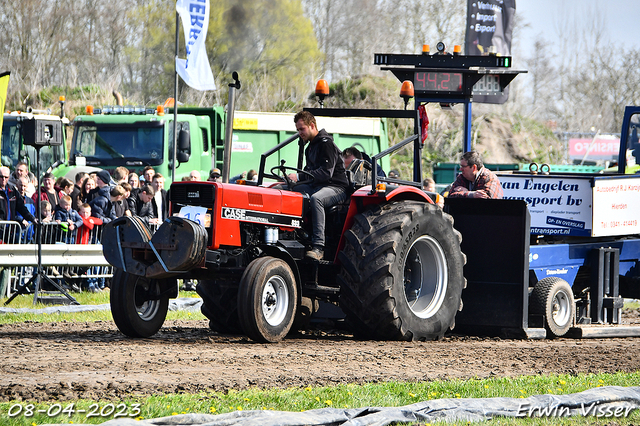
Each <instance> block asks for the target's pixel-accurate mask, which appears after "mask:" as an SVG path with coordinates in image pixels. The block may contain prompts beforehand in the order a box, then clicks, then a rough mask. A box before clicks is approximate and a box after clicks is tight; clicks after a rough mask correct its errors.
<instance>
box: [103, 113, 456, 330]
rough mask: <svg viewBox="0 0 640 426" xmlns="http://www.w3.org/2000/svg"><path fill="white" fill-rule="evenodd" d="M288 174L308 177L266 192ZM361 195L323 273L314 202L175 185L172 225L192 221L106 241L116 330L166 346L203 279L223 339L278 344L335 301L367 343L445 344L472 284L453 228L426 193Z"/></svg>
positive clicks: (411, 189)
mask: <svg viewBox="0 0 640 426" xmlns="http://www.w3.org/2000/svg"><path fill="white" fill-rule="evenodd" d="M292 124H293V123H292ZM413 139H415V137H414V138H413ZM411 140H412V139H410V140H408V141H405V142H404V143H402V144H399V145H403V144H405V143H408V142H410V141H411ZM289 142H291V140H289V141H285V142H284V143H283V144H282V145H284V144H286V143H289ZM280 148H281V147H280ZM394 148H396V149H397V148H398V146H396V147H392V148H390V150H393V149H394ZM362 165H363V164H362V163H360V164H357V163H356V167H357V166H360V168H362ZM352 169H353V167H352ZM285 170H296V171H298V172H301V173H302V172H303V171H302V170H299V169H296V168H289V167H287V166H284V165H281V166H276V167H274V168H272V169H271V173H268V174H265V170H264V168H261V170H260V172H259V173H260V175H259V176H260V177H259V181H262V180H263V178H264V177H272V178H275V177H276V173H278V172H280V175H281V176H286V173H284V171H285ZM350 173H353V172H350ZM289 185H291V183H289ZM354 189H355V191H354V192H353V193H352V194H351V197H350V199H349V201H348V203H346V204H344V205H339V206H335V207H333V208H332V209H330V211H329V212H328V214H327V227H326V235H327V241H326V246H325V259H327V258H328V259H333V260H331V261H327V260H324V261H317V260H312V259H310V258H308V257H305V251H306V250H307V249H308V247H309V246H310V236H309V234H310V220H309V213H308V201H309V199H308V197H307V196H306V195H305V194H300V193H297V192H293V191H290V190H281V189H273V188H267V187H264V186H258V185H250V184H249V182H247V183H246V184H240V185H238V184H225V183H214V182H175V183H174V184H173V185H172V186H171V190H170V192H169V194H170V201H171V213H172V214H175V215H177V214H181V216H183V217H178V216H173V217H170V218H169V219H167V220H166V221H165V222H164V223H163V224H162V226H161V227H160V228H159V229H158V231H157V232H156V233H155V234H153V236H151V235H150V233H149V231H148V230H147V229H146V226H145V224H144V223H143V222H142V221H141V220H140V219H139V218H136V217H132V218H129V217H124V218H120V219H118V220H116V221H114V222H113V223H112V224H111V225H110V226H108V227H107V228H106V229H105V231H104V236H103V245H104V254H105V257H106V258H107V260H108V261H109V262H110V263H111V264H112V265H114V266H115V268H116V269H115V272H114V276H113V280H112V288H111V310H112V313H113V318H114V321H115V322H116V325H117V326H118V328H119V329H120V330H121V331H122V332H123V333H124V334H126V335H128V336H131V337H148V336H151V335H153V334H155V333H156V332H157V331H158V330H159V329H160V327H161V326H162V324H163V322H164V319H165V316H166V313H167V309H168V303H169V298H171V297H177V294H178V290H177V289H178V286H177V280H178V279H196V280H198V286H197V292H198V294H200V296H201V297H202V299H203V305H202V313H203V314H204V315H205V316H206V317H207V318H209V320H210V327H211V328H212V329H213V330H215V331H217V332H220V333H244V334H246V335H247V336H249V337H250V338H252V339H254V340H256V341H262V342H276V341H279V340H282V339H283V338H284V337H285V336H286V335H287V333H288V332H289V331H290V330H291V328H292V326H293V325H294V321H295V320H296V319H298V320H300V324H302V323H304V320H305V318H308V317H309V316H310V315H312V314H313V313H314V312H315V311H316V310H317V308H318V305H319V303H318V302H319V301H325V302H330V303H332V304H334V305H336V306H339V307H340V308H341V309H342V311H343V312H344V314H345V315H346V321H347V323H348V324H350V326H351V328H352V330H353V332H354V333H355V334H356V335H357V336H360V337H366V338H376V339H392V340H431V339H437V338H440V337H442V336H443V334H444V333H445V332H446V331H447V330H448V329H449V328H452V327H453V325H454V324H453V323H454V318H455V315H456V312H457V311H458V309H459V308H460V307H461V302H460V301H461V293H462V289H463V288H464V284H465V280H464V277H463V274H462V270H463V266H464V263H465V258H464V255H463V254H462V252H461V250H460V241H461V237H460V234H459V233H458V232H457V231H455V230H454V229H453V220H452V219H451V217H450V216H449V215H447V214H446V213H444V212H443V211H442V209H441V208H439V207H438V206H437V205H436V204H435V203H434V201H435V199H436V197H437V195H436V194H433V193H427V192H425V191H423V190H422V189H420V188H419V187H416V186H415V183H414V185H402V184H400V182H393V183H392V182H388V181H387V182H384V181H383V182H382V183H380V184H377V185H376V186H375V187H372V186H371V185H366V186H362V187H360V188H354ZM187 217H190V218H191V219H188V218H187ZM192 219H193V220H192Z"/></svg>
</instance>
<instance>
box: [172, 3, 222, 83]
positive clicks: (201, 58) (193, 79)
mask: <svg viewBox="0 0 640 426" xmlns="http://www.w3.org/2000/svg"><path fill="white" fill-rule="evenodd" d="M176 11H177V12H178V13H179V14H180V20H181V21H182V28H184V39H185V40H186V45H187V59H186V60H185V59H178V58H176V70H177V71H178V74H179V75H180V77H182V79H183V80H184V82H185V83H187V84H188V85H189V86H191V87H193V88H194V89H196V90H215V88H216V83H215V81H214V80H213V73H212V72H211V66H210V65H209V58H208V57H207V50H206V48H205V45H204V40H205V39H206V38H207V28H208V27H209V0H178V1H177V2H176Z"/></svg>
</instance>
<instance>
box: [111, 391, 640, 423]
mask: <svg viewBox="0 0 640 426" xmlns="http://www.w3.org/2000/svg"><path fill="white" fill-rule="evenodd" d="M639 408H640V387H620V386H606V387H599V388H594V389H589V390H586V391H584V392H580V393H574V394H569V395H536V396H530V397H528V398H466V399H434V400H429V401H423V402H418V403H415V404H411V405H405V406H403V407H366V408H349V409H338V408H321V409H317V410H309V411H303V412H287V411H271V410H266V411H257V410H256V411H235V412H232V413H226V414H217V415H214V414H181V415H176V416H170V417H161V418H157V419H144V420H135V419H129V418H127V419H124V418H119V419H114V420H109V421H107V422H104V423H102V425H103V426H116V425H117V426H134V425H136V426H151V425H153V426H156V425H170V426H181V425H185V426H186V425H198V426H230V425H243V426H253V425H255V426H275V425H283V426H294V425H331V426H338V425H340V426H384V425H390V424H396V423H404V422H424V423H433V422H455V421H469V422H480V421H485V420H490V419H493V418H495V417H549V418H554V417H569V416H575V417H592V418H594V419H596V418H597V419H609V420H610V421H615V419H616V418H625V417H628V416H629V415H630V414H632V413H634V412H635V411H636V410H638V409H639Z"/></svg>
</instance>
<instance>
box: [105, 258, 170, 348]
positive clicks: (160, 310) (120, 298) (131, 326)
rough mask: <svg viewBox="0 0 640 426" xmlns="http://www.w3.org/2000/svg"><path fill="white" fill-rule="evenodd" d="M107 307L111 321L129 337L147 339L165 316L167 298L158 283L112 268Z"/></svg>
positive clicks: (158, 327) (167, 304)
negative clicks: (109, 305)
mask: <svg viewBox="0 0 640 426" xmlns="http://www.w3.org/2000/svg"><path fill="white" fill-rule="evenodd" d="M114 270H115V272H114V274H113V279H112V281H111V293H110V304H111V313H112V315H113V321H114V322H115V323H116V326H118V329H120V331H121V332H122V333H124V334H125V335H127V336H129V337H151V336H153V335H154V334H156V333H157V332H158V330H160V327H162V324H164V320H165V318H166V317H167V310H168V309H169V295H168V294H166V293H165V295H161V294H162V289H161V286H160V282H159V281H158V280H153V279H149V278H146V277H141V276H138V275H133V274H129V273H126V272H124V271H123V270H122V269H118V268H114Z"/></svg>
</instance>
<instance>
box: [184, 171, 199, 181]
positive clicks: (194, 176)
mask: <svg viewBox="0 0 640 426" xmlns="http://www.w3.org/2000/svg"><path fill="white" fill-rule="evenodd" d="M187 180H202V179H201V178H200V172H199V171H197V170H192V171H191V173H189V179H187Z"/></svg>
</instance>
